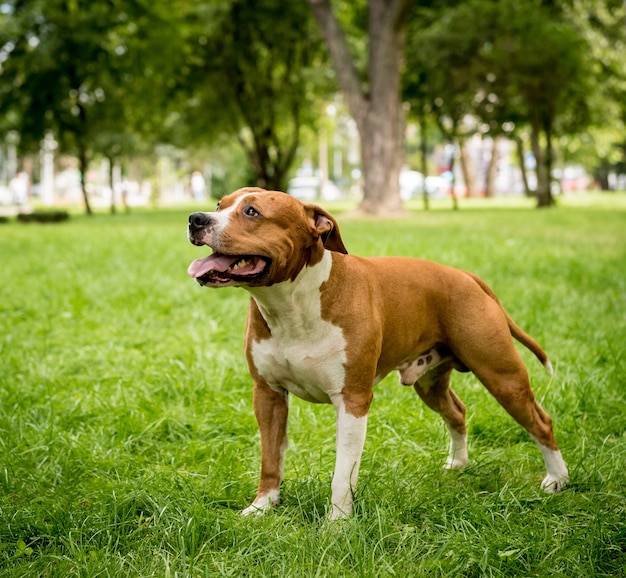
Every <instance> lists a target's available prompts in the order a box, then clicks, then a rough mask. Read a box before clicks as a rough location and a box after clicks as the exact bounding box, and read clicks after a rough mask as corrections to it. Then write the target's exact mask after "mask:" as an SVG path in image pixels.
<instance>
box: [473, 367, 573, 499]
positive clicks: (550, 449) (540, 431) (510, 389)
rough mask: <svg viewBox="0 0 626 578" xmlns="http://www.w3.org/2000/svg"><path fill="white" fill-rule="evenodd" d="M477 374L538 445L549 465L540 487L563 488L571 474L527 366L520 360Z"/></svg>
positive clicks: (549, 491) (547, 489)
mask: <svg viewBox="0 0 626 578" xmlns="http://www.w3.org/2000/svg"><path fill="white" fill-rule="evenodd" d="M475 374H476V376H477V377H478V378H479V379H480V381H482V383H483V384H484V385H485V387H486V388H487V389H488V390H489V392H490V393H491V394H492V395H493V396H494V397H495V398H496V399H497V400H498V402H499V403H500V404H501V405H502V407H504V409H506V411H507V412H508V413H509V414H510V415H511V416H512V417H513V418H514V419H515V421H517V423H519V424H520V425H521V426H522V427H523V428H524V429H525V430H526V431H527V432H528V433H529V434H530V436H531V437H532V439H533V440H534V441H535V443H536V444H537V445H538V446H539V449H540V450H541V453H542V455H543V459H544V463H545V467H546V477H545V478H544V480H543V482H542V483H541V488H542V489H543V490H544V491H545V492H548V493H556V492H559V491H561V490H562V489H563V487H564V486H565V484H566V483H567V480H568V476H569V474H568V471H567V466H566V465H565V462H564V461H563V458H562V456H561V452H560V451H559V448H558V445H557V443H556V439H555V437H554V432H553V430H552V419H551V418H550V416H549V415H548V414H547V413H546V412H545V411H544V410H543V408H542V407H541V406H540V405H539V404H538V403H537V400H536V399H535V396H534V394H533V392H532V389H531V387H530V381H529V379H528V373H527V371H526V368H525V367H524V366H523V365H522V364H521V362H520V364H518V365H517V367H516V368H515V369H513V368H512V367H511V366H509V367H508V370H507V371H500V372H497V371H496V370H494V369H492V368H488V369H484V368H483V369H481V370H480V371H475Z"/></svg>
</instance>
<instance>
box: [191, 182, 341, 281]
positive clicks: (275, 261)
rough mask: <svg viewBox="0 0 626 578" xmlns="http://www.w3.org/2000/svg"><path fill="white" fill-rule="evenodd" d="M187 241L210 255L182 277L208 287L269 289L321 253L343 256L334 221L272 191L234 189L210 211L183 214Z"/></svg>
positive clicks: (291, 277) (316, 259) (314, 208)
mask: <svg viewBox="0 0 626 578" xmlns="http://www.w3.org/2000/svg"><path fill="white" fill-rule="evenodd" d="M188 235H189V240H190V241H191V242H192V243H193V244H194V245H198V246H202V245H208V246H209V247H210V248H211V249H212V250H213V252H212V254H211V255H209V256H208V257H205V258H204V259H197V260H195V261H194V262H193V263H191V265H190V266H189V269H188V273H189V275H190V276H191V277H193V278H195V279H196V280H197V281H198V283H200V285H208V286H211V287H226V286H244V287H246V286H247V287H259V286H269V285H273V284H274V283H280V282H282V281H287V280H294V279H295V278H296V276H297V275H298V273H299V272H300V271H301V270H302V269H303V268H304V267H308V266H312V265H315V264H316V263H318V262H319V261H320V260H321V258H322V256H323V253H324V250H325V249H329V250H331V251H338V252H340V253H347V251H346V248H345V247H344V244H343V241H342V240H341V235H340V233H339V228H338V227H337V222H336V221H335V219H334V218H333V217H332V216H331V215H330V214H329V213H328V212H327V211H325V210H324V209H322V208H320V207H317V206H316V205H310V204H305V203H302V202H301V201H299V200H298V199H295V198H293V197H290V196H289V195H287V194H285V193H281V192H277V191H266V190H264V189H258V188H245V189H239V190H238V191H235V192H234V193H231V194H230V195H228V196H226V197H224V198H223V199H222V200H221V201H220V202H219V204H218V206H217V211H215V212H211V213H192V214H191V215H189V226H188Z"/></svg>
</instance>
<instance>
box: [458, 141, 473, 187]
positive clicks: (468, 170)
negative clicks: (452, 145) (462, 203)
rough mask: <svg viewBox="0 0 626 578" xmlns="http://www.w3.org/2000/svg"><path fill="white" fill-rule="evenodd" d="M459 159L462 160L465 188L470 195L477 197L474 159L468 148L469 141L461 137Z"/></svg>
mask: <svg viewBox="0 0 626 578" xmlns="http://www.w3.org/2000/svg"><path fill="white" fill-rule="evenodd" d="M458 141H459V157H460V158H459V160H460V161H461V171H462V172H463V180H464V181H465V190H466V191H467V196H468V197H475V196H477V195H476V173H475V171H474V167H473V165H472V159H471V158H470V155H469V152H468V150H467V141H466V140H465V139H462V138H459V139H458Z"/></svg>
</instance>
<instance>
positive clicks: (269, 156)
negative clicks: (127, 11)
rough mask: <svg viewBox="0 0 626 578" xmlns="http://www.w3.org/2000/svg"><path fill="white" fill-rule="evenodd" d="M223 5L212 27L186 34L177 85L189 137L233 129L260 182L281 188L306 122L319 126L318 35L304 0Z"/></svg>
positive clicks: (323, 74) (322, 79)
mask: <svg viewBox="0 0 626 578" xmlns="http://www.w3.org/2000/svg"><path fill="white" fill-rule="evenodd" d="M218 6H220V7H221V9H220V10H219V11H217V10H214V12H215V13H214V14H213V21H214V22H216V23H218V24H217V25H216V28H215V31H214V33H212V34H207V31H206V29H205V27H204V26H202V27H196V28H195V29H192V30H191V33H190V37H189V42H190V47H191V48H190V54H191V58H190V62H189V65H188V66H187V67H186V69H185V70H184V71H183V73H182V75H181V77H180V85H179V89H180V90H182V91H183V92H184V93H185V94H186V95H187V96H188V99H187V101H186V103H185V117H186V125H187V127H188V132H187V134H186V136H187V137H188V138H189V137H191V139H192V140H193V141H195V142H202V141H203V140H206V138H207V135H223V134H228V135H232V137H234V138H236V139H237V140H238V142H239V143H240V145H241V146H242V147H243V150H244V151H245V153H246V155H247V157H248V159H249V163H250V167H251V169H252V171H253V172H254V174H255V176H256V180H257V182H258V184H260V185H262V186H266V187H268V188H276V189H284V188H285V186H286V176H287V171H288V170H289V169H290V167H291V165H292V164H293V161H294V158H295V155H296V152H297V148H298V145H299V143H300V131H301V128H302V127H303V126H306V125H309V126H311V125H315V123H316V122H317V118H318V113H319V110H320V105H319V101H320V98H321V95H324V94H327V93H328V92H329V91H330V83H329V79H328V73H327V71H326V69H325V68H324V66H325V58H324V52H323V51H322V44H321V41H320V38H319V34H318V33H317V30H316V28H315V26H314V22H313V19H312V15H311V12H310V10H309V7H308V6H307V4H306V3H305V2H297V3H292V4H290V6H289V9H288V10H285V5H284V3H283V2H280V1H278V0H263V1H262V2H258V1H252V0H234V1H232V2H230V3H224V4H218ZM196 9H197V10H202V9H204V5H203V4H202V3H198V4H197V5H196Z"/></svg>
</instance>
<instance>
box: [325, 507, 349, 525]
mask: <svg viewBox="0 0 626 578" xmlns="http://www.w3.org/2000/svg"><path fill="white" fill-rule="evenodd" d="M351 513H352V504H345V505H344V506H343V508H340V507H339V506H337V505H336V504H333V507H332V510H331V511H330V514H329V515H328V520H329V521H330V522H336V521H337V520H345V519H346V518H348V517H349V516H350V514H351Z"/></svg>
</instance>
